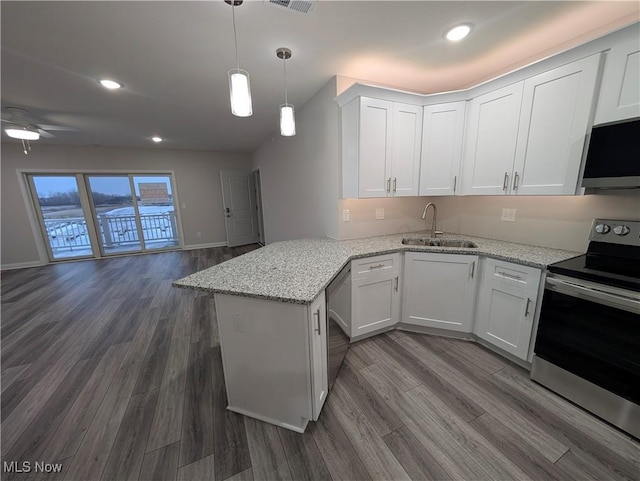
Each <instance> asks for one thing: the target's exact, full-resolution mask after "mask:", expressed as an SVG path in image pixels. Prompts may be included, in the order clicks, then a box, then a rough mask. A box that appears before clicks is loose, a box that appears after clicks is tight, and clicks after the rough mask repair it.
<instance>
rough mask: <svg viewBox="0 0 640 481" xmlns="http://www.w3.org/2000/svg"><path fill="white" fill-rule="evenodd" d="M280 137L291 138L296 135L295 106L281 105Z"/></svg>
mask: <svg viewBox="0 0 640 481" xmlns="http://www.w3.org/2000/svg"><path fill="white" fill-rule="evenodd" d="M280 135H282V136H284V137H291V136H293V135H296V117H295V112H294V110H293V105H291V104H282V105H280Z"/></svg>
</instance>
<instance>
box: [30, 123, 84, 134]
mask: <svg viewBox="0 0 640 481" xmlns="http://www.w3.org/2000/svg"><path fill="white" fill-rule="evenodd" d="M38 127H40V128H41V129H44V130H54V131H55V130H57V131H60V132H78V129H76V128H75V127H65V126H63V125H46V124H39V125H38Z"/></svg>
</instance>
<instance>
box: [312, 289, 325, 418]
mask: <svg viewBox="0 0 640 481" xmlns="http://www.w3.org/2000/svg"><path fill="white" fill-rule="evenodd" d="M308 319H309V323H310V325H309V337H310V339H309V345H310V348H311V349H310V357H311V398H312V410H313V414H312V419H313V420H314V421H317V420H318V416H320V411H322V406H323V405H324V401H325V399H327V393H328V392H329V379H328V377H327V376H328V374H327V332H326V330H327V304H326V302H325V295H324V293H322V294H320V296H318V298H317V299H316V300H315V301H313V303H311V306H309V314H308Z"/></svg>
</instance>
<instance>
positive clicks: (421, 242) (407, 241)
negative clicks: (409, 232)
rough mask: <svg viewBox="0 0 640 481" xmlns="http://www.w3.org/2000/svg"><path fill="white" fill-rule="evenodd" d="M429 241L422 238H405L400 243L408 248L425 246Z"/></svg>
mask: <svg viewBox="0 0 640 481" xmlns="http://www.w3.org/2000/svg"><path fill="white" fill-rule="evenodd" d="M428 242H429V239H427V238H422V237H405V238H404V239H402V243H403V244H404V245H408V246H426V245H429V244H428Z"/></svg>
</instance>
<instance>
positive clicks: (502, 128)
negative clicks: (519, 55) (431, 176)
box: [462, 82, 523, 195]
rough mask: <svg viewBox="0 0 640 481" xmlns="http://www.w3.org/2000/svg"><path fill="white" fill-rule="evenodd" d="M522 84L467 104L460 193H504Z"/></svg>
mask: <svg viewBox="0 0 640 481" xmlns="http://www.w3.org/2000/svg"><path fill="white" fill-rule="evenodd" d="M522 86H523V82H518V83H515V84H513V85H509V86H507V87H504V88H501V89H498V90H495V91H493V92H489V93H487V94H484V95H480V96H479V97H476V98H474V99H473V100H471V102H470V103H469V118H468V122H467V136H466V139H465V147H464V160H463V162H464V164H463V171H462V187H463V190H462V193H463V194H467V195H483V194H484V195H496V194H506V193H507V192H508V189H509V180H510V176H511V171H512V170H513V161H514V158H515V151H516V139H517V135H518V119H519V117H520V104H521V100H522Z"/></svg>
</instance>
